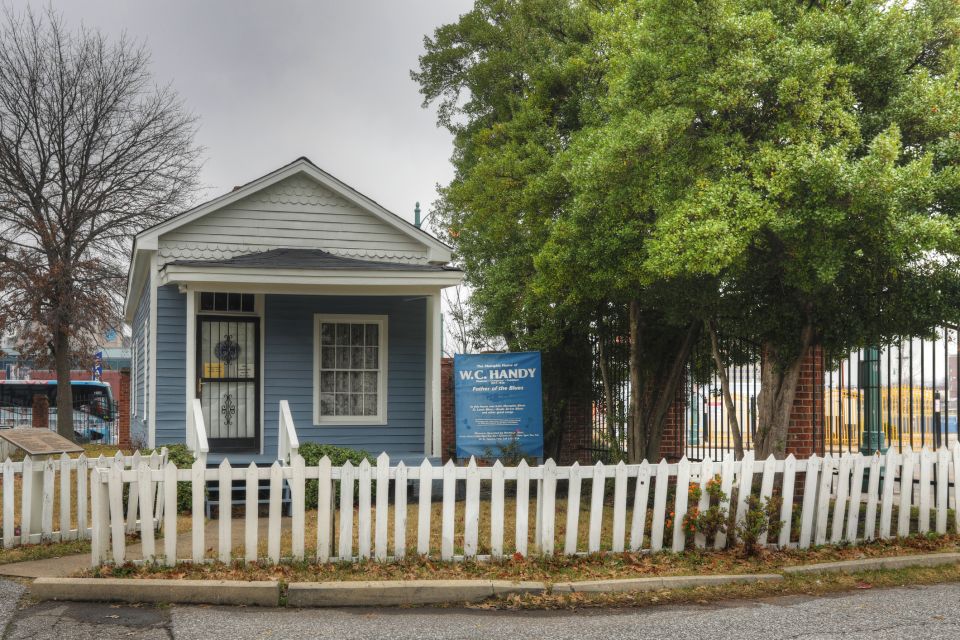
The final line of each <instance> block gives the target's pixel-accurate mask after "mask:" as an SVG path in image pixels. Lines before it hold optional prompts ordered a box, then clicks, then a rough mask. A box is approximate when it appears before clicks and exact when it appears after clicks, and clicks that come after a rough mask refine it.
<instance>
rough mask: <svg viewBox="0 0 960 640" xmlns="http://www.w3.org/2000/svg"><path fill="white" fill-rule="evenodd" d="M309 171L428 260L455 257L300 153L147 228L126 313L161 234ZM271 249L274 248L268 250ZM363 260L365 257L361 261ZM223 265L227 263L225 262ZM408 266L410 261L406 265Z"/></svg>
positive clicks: (139, 238)
mask: <svg viewBox="0 0 960 640" xmlns="http://www.w3.org/2000/svg"><path fill="white" fill-rule="evenodd" d="M300 174H302V175H305V176H307V177H309V178H312V179H313V180H315V181H317V182H318V183H319V184H321V185H322V186H324V187H326V188H327V189H329V190H330V191H332V192H333V193H335V194H337V195H339V196H340V197H342V198H344V199H345V200H347V201H348V202H350V203H352V204H354V205H355V206H357V207H359V208H361V209H363V210H364V211H367V212H369V213H370V214H372V215H373V216H374V217H376V218H378V219H379V220H381V221H383V222H384V223H385V224H387V225H389V226H391V227H393V228H394V229H396V230H398V231H400V232H401V233H403V234H405V235H406V236H408V237H410V238H411V239H412V240H414V241H415V242H417V243H419V244H421V245H423V246H424V247H425V248H426V253H427V260H428V261H429V262H430V263H433V264H434V265H444V264H446V263H448V262H449V261H450V259H451V249H450V247H449V246H448V245H446V244H445V243H443V242H441V241H440V240H438V239H437V238H435V237H433V236H432V235H430V234H429V233H427V232H426V231H424V230H423V229H420V228H418V227H416V226H414V225H413V224H411V223H410V222H408V221H407V220H405V219H403V218H402V217H400V216H398V215H397V214H395V213H393V212H391V211H389V210H387V209H386V208H384V207H383V206H381V205H380V204H378V203H377V202H375V201H374V200H371V199H370V198H368V197H367V196H365V195H363V194H362V193H360V192H359V191H357V190H356V189H354V188H353V187H351V186H349V185H347V184H345V183H343V182H341V181H340V180H338V179H337V178H335V177H334V176H332V175H330V174H329V173H327V172H325V171H323V170H322V169H320V168H319V167H318V166H317V165H315V164H313V162H311V161H310V160H309V159H308V158H306V157H300V158H297V159H296V160H294V161H293V162H291V163H289V164H287V165H284V166H282V167H280V168H279V169H276V170H275V171H272V172H270V173H268V174H266V175H264V176H262V177H260V178H257V179H256V180H252V181H250V182H247V183H246V184H244V185H242V186H240V187H236V188H234V189H233V190H232V191H230V192H229V193H225V194H223V195H221V196H219V197H217V198H214V199H212V200H209V201H207V202H204V203H203V204H201V205H198V206H196V207H194V208H192V209H189V210H187V211H184V212H183V213H181V214H179V215H176V216H174V217H172V218H169V219H167V220H164V221H163V222H160V223H158V224H156V225H154V226H152V227H149V228H147V229H144V230H143V231H141V232H140V233H138V234H137V235H136V236H135V237H134V241H133V251H132V255H131V260H130V269H129V272H128V276H127V297H126V302H125V307H126V315H127V318H128V321H129V318H130V314H131V313H132V308H131V305H132V304H135V302H134V297H136V295H137V294H138V293H139V290H140V288H141V287H142V286H143V283H144V282H145V280H146V274H147V272H148V271H147V270H148V269H150V260H149V259H147V257H146V256H149V255H150V254H147V253H145V252H148V251H156V250H157V248H158V244H159V238H160V236H162V235H163V234H165V233H169V232H171V231H173V230H175V229H178V228H180V227H182V226H184V225H187V224H189V223H191V222H193V221H195V220H197V219H199V218H202V217H203V216H205V215H207V214H210V213H213V212H214V211H217V210H219V209H222V208H224V207H226V206H229V205H231V204H233V203H235V202H237V201H239V200H241V199H243V198H246V197H247V196H250V195H251V194H253V193H256V192H258V191H261V190H262V189H265V188H267V187H269V186H271V185H273V184H276V183H278V182H280V181H281V180H286V179H287V178H290V177H293V176H295V175H300ZM266 253H270V252H266ZM361 262H362V261H361ZM221 266H223V265H221ZM405 266H408V265H405Z"/></svg>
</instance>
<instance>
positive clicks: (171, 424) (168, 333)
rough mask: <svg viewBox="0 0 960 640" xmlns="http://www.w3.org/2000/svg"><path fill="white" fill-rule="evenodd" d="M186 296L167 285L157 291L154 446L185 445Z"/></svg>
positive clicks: (175, 287) (172, 286) (174, 287)
mask: <svg viewBox="0 0 960 640" xmlns="http://www.w3.org/2000/svg"><path fill="white" fill-rule="evenodd" d="M186 330H187V296H186V294H184V293H180V292H179V291H178V290H177V286H176V285H172V284H168V285H165V286H162V287H159V288H158V289H157V409H156V421H157V431H156V442H157V446H158V447H159V446H161V445H165V444H174V443H178V442H185V441H186V437H187V429H186V415H187V413H186V406H187V405H186V393H187V384H186V376H187V364H186V351H187V336H186Z"/></svg>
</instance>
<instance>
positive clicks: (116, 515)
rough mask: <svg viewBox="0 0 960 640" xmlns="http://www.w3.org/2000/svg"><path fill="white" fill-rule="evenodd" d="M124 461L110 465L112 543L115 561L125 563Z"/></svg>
mask: <svg viewBox="0 0 960 640" xmlns="http://www.w3.org/2000/svg"><path fill="white" fill-rule="evenodd" d="M122 473H123V462H121V461H115V462H114V464H113V466H112V467H110V511H109V512H110V532H111V534H112V535H111V539H110V544H111V546H112V547H113V561H114V562H115V563H116V564H123V562H124V560H125V559H126V518H124V514H123V482H122V480H121V474H122ZM128 502H129V501H128Z"/></svg>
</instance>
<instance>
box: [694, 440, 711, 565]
mask: <svg viewBox="0 0 960 640" xmlns="http://www.w3.org/2000/svg"><path fill="white" fill-rule="evenodd" d="M711 480H713V459H712V458H710V455H709V454H707V455H706V456H705V457H704V459H703V461H702V462H701V463H700V500H699V502H698V503H697V510H698V511H699V512H700V513H704V512H705V511H706V510H707V509H709V508H710V494H709V493H708V492H707V485H708V484H709V483H710V481H711ZM693 543H694V545H696V547H697V548H698V549H703V548H704V547H705V546H707V539H706V536H704V535H703V534H702V533H700V532H699V531H697V533H696V534H695V535H694V536H693Z"/></svg>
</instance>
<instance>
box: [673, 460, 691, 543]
mask: <svg viewBox="0 0 960 640" xmlns="http://www.w3.org/2000/svg"><path fill="white" fill-rule="evenodd" d="M689 490H690V461H689V460H687V457H686V456H684V457H683V458H681V459H680V462H679V463H678V464H677V491H676V494H675V495H674V508H673V513H674V518H673V546H672V548H673V552H674V553H680V552H681V551H683V549H684V547H685V546H686V541H687V532H686V530H685V529H684V526H683V518H684V516H685V515H686V514H687V501H688V500H689V498H690V494H689Z"/></svg>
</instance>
